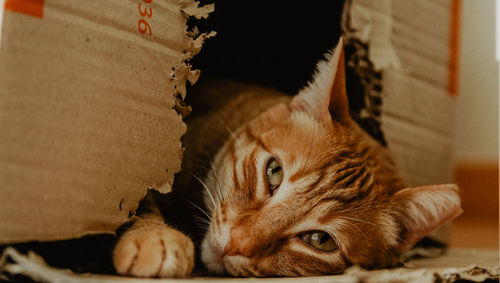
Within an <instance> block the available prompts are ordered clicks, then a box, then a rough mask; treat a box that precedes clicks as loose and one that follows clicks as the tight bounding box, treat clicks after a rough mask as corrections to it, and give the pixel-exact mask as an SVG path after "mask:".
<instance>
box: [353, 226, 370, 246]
mask: <svg viewBox="0 0 500 283" xmlns="http://www.w3.org/2000/svg"><path fill="white" fill-rule="evenodd" d="M351 224H352V227H354V229H356V230H358V231H359V232H360V233H361V235H363V238H364V239H365V241H367V242H368V237H367V236H366V234H365V232H364V231H363V230H361V229H360V228H359V227H358V225H356V224H355V223H351Z"/></svg>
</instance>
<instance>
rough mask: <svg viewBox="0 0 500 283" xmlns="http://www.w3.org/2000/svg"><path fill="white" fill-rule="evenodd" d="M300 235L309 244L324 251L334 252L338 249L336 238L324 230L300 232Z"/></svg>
mask: <svg viewBox="0 0 500 283" xmlns="http://www.w3.org/2000/svg"><path fill="white" fill-rule="evenodd" d="M299 237H300V239H301V240H302V241H304V242H305V243H306V244H308V245H309V246H311V247H313V248H315V249H317V250H319V251H322V252H332V251H334V250H336V249H337V243H336V242H335V240H334V239H333V238H332V237H331V236H330V235H329V234H328V233H326V232H323V231H308V232H304V233H302V234H300V235H299Z"/></svg>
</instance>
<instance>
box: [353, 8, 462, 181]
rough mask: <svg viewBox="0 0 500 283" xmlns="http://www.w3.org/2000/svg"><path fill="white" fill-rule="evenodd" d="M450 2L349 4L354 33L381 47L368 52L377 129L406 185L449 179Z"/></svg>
mask: <svg viewBox="0 0 500 283" xmlns="http://www.w3.org/2000/svg"><path fill="white" fill-rule="evenodd" d="M451 2H452V1H451V0H446V1H439V2H433V1H419V0H408V1H392V0H382V1H369V0H354V1H352V3H351V4H350V13H351V25H354V30H356V31H355V36H356V37H357V38H360V39H361V40H362V41H364V42H367V43H369V44H370V48H372V45H373V46H374V47H375V49H383V50H385V51H384V52H382V51H380V52H375V51H374V52H370V54H369V55H370V59H371V60H372V61H373V62H374V65H375V67H376V68H377V67H380V68H382V69H383V85H384V88H383V100H382V121H381V124H382V130H383V132H384V134H385V136H386V139H387V143H388V148H389V150H390V151H391V152H392V155H393V156H394V159H395V162H396V165H397V166H398V170H399V172H400V174H401V176H402V177H403V179H404V180H405V182H406V183H407V185H408V186H420V185H428V184H433V183H449V182H451V181H452V171H453V167H452V162H453V156H452V140H453V128H454V116H455V101H454V98H453V97H451V96H450V94H449V93H448V77H449V62H448V61H449V60H450V42H449V40H450V34H451V27H450V24H451V22H450V21H451V13H452V9H451V7H452V5H451ZM380 42H382V43H380ZM388 50H389V51H391V52H389V51H388Z"/></svg>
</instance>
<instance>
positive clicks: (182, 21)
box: [0, 0, 213, 243]
mask: <svg viewBox="0 0 500 283" xmlns="http://www.w3.org/2000/svg"><path fill="white" fill-rule="evenodd" d="M3 8H4V11H2V12H3V24H2V32H1V42H0V44H1V45H0V129H2V130H1V131H0V184H1V185H0V196H1V199H2V206H0V227H1V229H0V243H14V242H22V241H30V240H44V241H45V240H58V239H67V238H72V237H78V236H81V235H84V234H90V233H101V232H114V230H115V229H116V228H117V227H118V226H119V225H120V224H122V223H123V222H125V221H126V220H127V219H128V217H129V215H130V214H131V213H132V212H133V211H135V209H136V207H137V204H138V202H139V200H140V199H141V198H142V197H143V196H144V194H145V192H146V190H147V188H148V187H155V188H160V187H161V186H162V185H164V184H167V186H164V187H163V188H162V191H164V192H165V191H167V190H168V185H169V184H171V183H172V180H173V176H174V174H175V173H176V172H177V171H178V170H179V169H180V163H181V160H182V147H181V143H180V137H181V136H182V134H183V133H184V132H185V130H186V126H185V125H184V123H183V122H182V117H181V115H179V114H178V113H177V112H176V109H175V105H176V101H177V100H178V99H183V98H184V96H185V84H186V80H189V81H190V82H191V83H194V82H195V81H196V79H197V76H198V75H199V72H198V71H192V70H190V66H189V65H186V63H185V62H186V60H187V59H189V58H191V57H192V56H193V55H194V54H196V53H197V52H198V51H199V50H200V48H201V45H202V43H203V40H204V39H205V37H206V36H207V35H206V34H201V35H198V34H197V32H196V31H191V32H188V31H187V27H186V21H187V19H188V16H195V17H197V18H201V17H207V15H208V13H209V12H210V11H211V10H213V5H208V6H205V7H203V8H198V3H197V2H194V1H193V0H185V1H177V0H138V1H123V0H107V1H83V2H82V1H77V0H6V1H5V3H4V5H3Z"/></svg>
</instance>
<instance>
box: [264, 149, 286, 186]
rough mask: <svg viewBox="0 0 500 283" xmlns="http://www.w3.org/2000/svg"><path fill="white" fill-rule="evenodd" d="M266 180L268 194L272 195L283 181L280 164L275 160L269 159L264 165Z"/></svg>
mask: <svg viewBox="0 0 500 283" xmlns="http://www.w3.org/2000/svg"><path fill="white" fill-rule="evenodd" d="M266 178H267V184H268V186H269V193H270V194H271V195H272V194H273V193H274V191H275V190H276V189H277V188H278V187H279V186H280V184H281V181H283V168H281V163H280V162H279V161H278V160H276V159H275V158H272V157H271V159H269V161H267V165H266Z"/></svg>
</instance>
